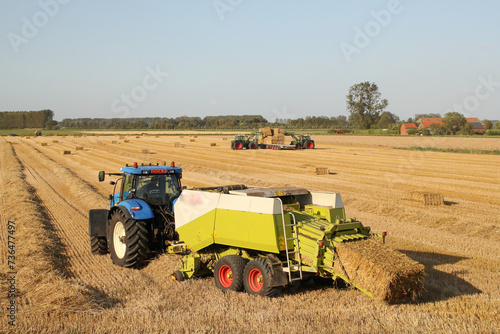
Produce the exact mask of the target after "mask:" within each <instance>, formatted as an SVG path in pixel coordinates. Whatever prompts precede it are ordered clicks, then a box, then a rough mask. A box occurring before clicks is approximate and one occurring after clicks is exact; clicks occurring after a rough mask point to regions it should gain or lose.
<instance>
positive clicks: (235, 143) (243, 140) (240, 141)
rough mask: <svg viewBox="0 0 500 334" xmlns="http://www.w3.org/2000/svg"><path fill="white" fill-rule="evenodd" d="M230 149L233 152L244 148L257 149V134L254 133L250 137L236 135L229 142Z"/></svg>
mask: <svg viewBox="0 0 500 334" xmlns="http://www.w3.org/2000/svg"><path fill="white" fill-rule="evenodd" d="M231 148H232V149H233V150H242V149H244V148H246V149H250V150H255V149H257V148H259V133H258V132H254V133H252V134H250V135H245V134H242V133H240V134H237V135H236V136H234V140H232V141H231Z"/></svg>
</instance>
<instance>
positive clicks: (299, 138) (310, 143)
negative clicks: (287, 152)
mask: <svg viewBox="0 0 500 334" xmlns="http://www.w3.org/2000/svg"><path fill="white" fill-rule="evenodd" d="M285 136H291V137H292V138H293V140H292V142H291V143H290V145H293V146H295V148H296V149H297V150H298V149H301V148H303V149H313V148H314V147H315V144H314V140H312V138H311V135H308V134H301V135H296V134H294V133H292V132H287V133H285Z"/></svg>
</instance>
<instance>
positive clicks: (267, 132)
mask: <svg viewBox="0 0 500 334" xmlns="http://www.w3.org/2000/svg"><path fill="white" fill-rule="evenodd" d="M259 132H261V133H262V138H265V137H267V136H272V135H273V130H272V129H271V128H270V127H265V128H260V129H259Z"/></svg>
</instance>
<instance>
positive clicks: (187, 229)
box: [174, 190, 221, 252]
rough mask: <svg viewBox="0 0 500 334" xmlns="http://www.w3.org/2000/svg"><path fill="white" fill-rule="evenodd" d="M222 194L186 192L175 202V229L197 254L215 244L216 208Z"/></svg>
mask: <svg viewBox="0 0 500 334" xmlns="http://www.w3.org/2000/svg"><path fill="white" fill-rule="evenodd" d="M220 196H221V194H220V193H212V192H207V191H195V190H184V191H183V192H182V194H181V196H179V199H178V200H177V201H176V202H175V204H174V207H175V228H176V230H177V232H178V233H179V236H180V239H181V240H183V241H184V242H185V243H186V245H188V247H189V249H190V250H192V251H193V252H196V251H198V250H200V249H202V248H204V247H207V246H209V245H211V244H213V243H214V236H213V234H214V224H215V219H216V208H217V205H218V202H219V198H220Z"/></svg>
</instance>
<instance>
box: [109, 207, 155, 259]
mask: <svg viewBox="0 0 500 334" xmlns="http://www.w3.org/2000/svg"><path fill="white" fill-rule="evenodd" d="M109 225H110V226H109V231H110V238H109V240H108V241H109V250H110V253H111V260H113V263H114V264H116V265H119V266H120V267H125V268H140V267H142V266H143V265H144V264H145V262H146V259H147V256H148V250H149V238H148V228H147V225H146V222H145V221H142V220H135V219H133V218H130V217H127V216H126V215H125V214H124V213H123V212H122V211H121V210H120V209H118V210H116V211H115V212H114V213H113V215H112V216H111V221H110V224H109Z"/></svg>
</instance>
